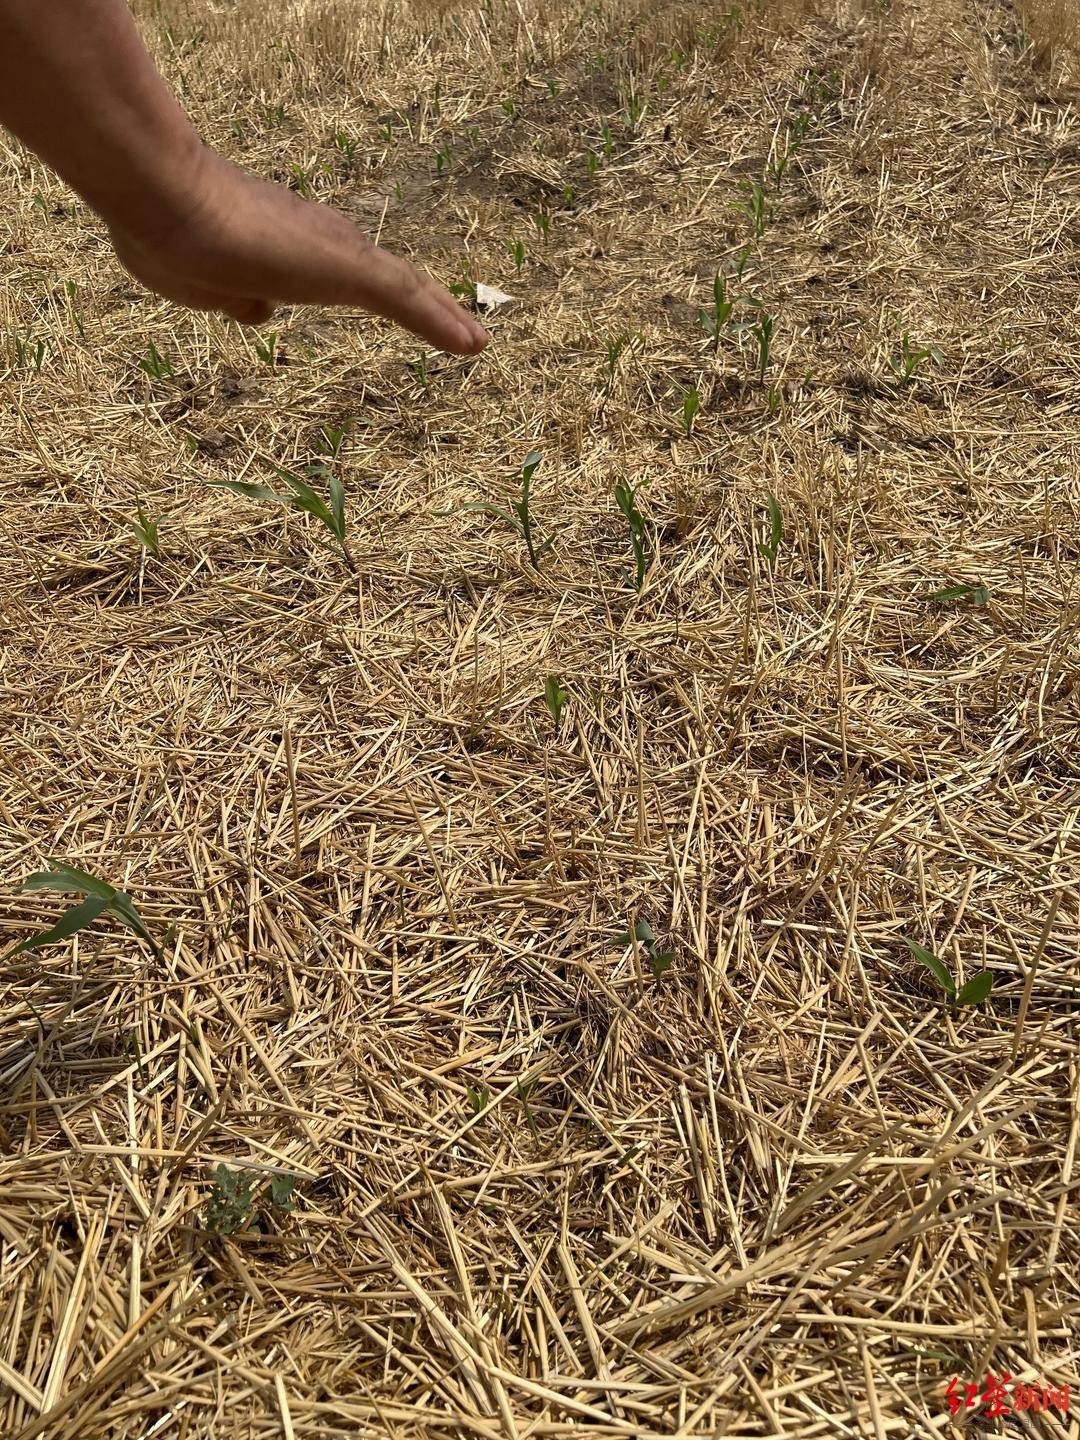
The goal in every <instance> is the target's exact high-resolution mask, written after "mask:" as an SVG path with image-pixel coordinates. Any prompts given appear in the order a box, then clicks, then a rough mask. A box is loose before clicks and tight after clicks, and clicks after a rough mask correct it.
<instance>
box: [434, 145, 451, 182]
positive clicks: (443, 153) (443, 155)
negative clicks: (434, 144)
mask: <svg viewBox="0 0 1080 1440" xmlns="http://www.w3.org/2000/svg"><path fill="white" fill-rule="evenodd" d="M451 158H452V155H451V151H450V141H449V140H444V141H443V143H442V145H441V146H440V147H439V149H438V150H436V151H435V171H436V173H437V174H439V175H441V174H442V172H443V170H449V168H450V161H451Z"/></svg>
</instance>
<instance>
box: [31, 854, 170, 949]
mask: <svg viewBox="0 0 1080 1440" xmlns="http://www.w3.org/2000/svg"><path fill="white" fill-rule="evenodd" d="M49 864H50V865H53V866H54V867H55V868H54V869H52V870H38V871H35V873H34V874H33V875H28V876H27V877H26V879H25V880H24V881H23V882H22V884H21V885H20V886H19V889H20V891H22V892H23V893H27V892H31V891H36V890H60V891H67V892H69V893H70V892H71V891H74V892H75V893H76V894H79V895H86V896H87V897H88V899H92V900H93V901H94V902H95V903H96V905H97V908H96V909H95V908H94V906H91V905H89V904H86V905H76V906H74V907H73V909H72V910H68V911H67V912H66V913H65V914H64V915H63V916H61V918H60V920H59V921H58V922H57V925H56V926H54V927H53V929H52V930H51V931H45V932H43V935H36V936H34V937H32V940H30V941H26V942H24V944H23V946H21V947H20V948H21V949H36V948H37V947H38V946H39V945H44V944H50V943H52V940H54V939H57V940H62V939H66V938H67V936H68V935H73V934H74V933H75V931H76V930H78V929H81V928H82V927H83V926H84V925H89V924H90V923H91V921H92V920H95V919H96V918H97V916H98V915H100V914H102V913H104V912H105V911H108V912H109V913H110V914H112V915H115V916H116V918H117V919H118V920H119V921H120V923H121V924H122V925H126V926H127V928H128V929H129V930H132V931H134V933H135V934H136V935H137V936H138V937H139V939H140V940H143V941H145V942H146V944H147V945H148V946H149V947H150V949H151V950H153V951H154V953H155V954H157V953H158V947H157V946H156V945H155V943H154V941H153V938H152V937H151V935H150V932H149V930H148V929H147V928H146V925H145V924H144V923H143V919H142V916H141V915H140V914H139V912H138V911H137V910H136V909H135V906H134V904H133V903H132V900H131V896H130V895H127V894H125V893H124V891H123V890H117V889H116V888H115V887H114V886H112V885H109V884H108V883H107V882H106V881H104V880H99V879H98V877H97V876H96V875H88V874H87V873H86V871H85V870H77V869H76V868H75V867H74V866H73V865H69V864H68V863H67V862H66V861H65V860H56V859H54V858H53V857H52V856H50V857H49ZM76 912H77V913H76ZM80 917H82V918H80ZM64 926H67V927H68V928H66V929H62V930H61V927H64ZM57 931H61V933H55V932H57ZM12 953H13V954H17V953H18V951H13V952H12Z"/></svg>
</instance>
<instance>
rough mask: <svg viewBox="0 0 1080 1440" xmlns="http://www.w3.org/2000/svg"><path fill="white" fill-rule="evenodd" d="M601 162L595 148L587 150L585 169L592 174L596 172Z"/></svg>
mask: <svg viewBox="0 0 1080 1440" xmlns="http://www.w3.org/2000/svg"><path fill="white" fill-rule="evenodd" d="M599 163H600V161H599V160H598V159H597V158H596V151H595V150H587V151H586V152H585V169H586V170H588V172H589V174H590V175H595V174H596V167H597V165H599Z"/></svg>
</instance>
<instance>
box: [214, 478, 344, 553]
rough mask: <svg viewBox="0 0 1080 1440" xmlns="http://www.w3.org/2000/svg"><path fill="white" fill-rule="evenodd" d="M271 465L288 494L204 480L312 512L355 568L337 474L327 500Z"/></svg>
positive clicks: (242, 483)
mask: <svg viewBox="0 0 1080 1440" xmlns="http://www.w3.org/2000/svg"><path fill="white" fill-rule="evenodd" d="M270 468H271V470H273V472H274V474H275V475H277V476H279V477H280V478H281V479H282V480H284V481H285V483H286V485H288V487H289V489H290V490H291V491H292V494H291V495H281V494H279V493H278V492H277V491H276V490H270V489H268V487H267V486H265V485H256V484H253V483H252V482H251V481H249V480H210V481H208V482H207V483H208V484H210V485H213V486H214V487H215V488H217V489H220V490H232V491H234V492H235V493H236V494H237V495H244V496H246V497H247V498H248V499H249V500H273V501H274V503H275V504H277V505H284V506H285V507H286V508H287V509H289V510H298V511H300V512H301V513H302V514H305V515H313V516H314V517H315V519H316V520H318V521H319V522H320V524H322V525H325V526H326V528H327V530H329V531H330V533H331V535H333V537H334V539H335V540H336V541H337V543H338V545H339V546H340V548H341V553H342V555H343V556H344V557H345V562H346V564H347V565H348V566H349V569H350V570H354V571H355V569H356V561H355V560H354V559H353V557H352V552H351V551H350V550H349V546H348V543H347V541H346V539H345V487H344V485H343V484H342V483H341V481H340V480H339V479H338V477H337V476H336V475H334V476H331V478H330V481H329V484H328V486H327V490H328V495H329V501H327V500H324V499H323V498H322V496H321V495H319V494H318V493H317V492H316V491H314V490H313V489H312V488H311V486H310V485H309V484H308V483H307V482H306V481H305V480H301V478H300V476H299V475H295V474H293V472H292V471H291V470H283V469H282V468H281V466H279V465H271V466H270ZM316 473H322V471H321V467H317V472H316Z"/></svg>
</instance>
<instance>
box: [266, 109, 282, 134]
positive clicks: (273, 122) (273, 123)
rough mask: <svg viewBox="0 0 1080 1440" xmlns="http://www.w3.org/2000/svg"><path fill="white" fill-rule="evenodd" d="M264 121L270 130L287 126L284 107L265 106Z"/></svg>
mask: <svg viewBox="0 0 1080 1440" xmlns="http://www.w3.org/2000/svg"><path fill="white" fill-rule="evenodd" d="M263 120H264V122H265V124H266V126H267V128H268V129H274V128H277V127H279V126H281V125H284V124H285V106H284V105H264V106H263Z"/></svg>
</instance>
